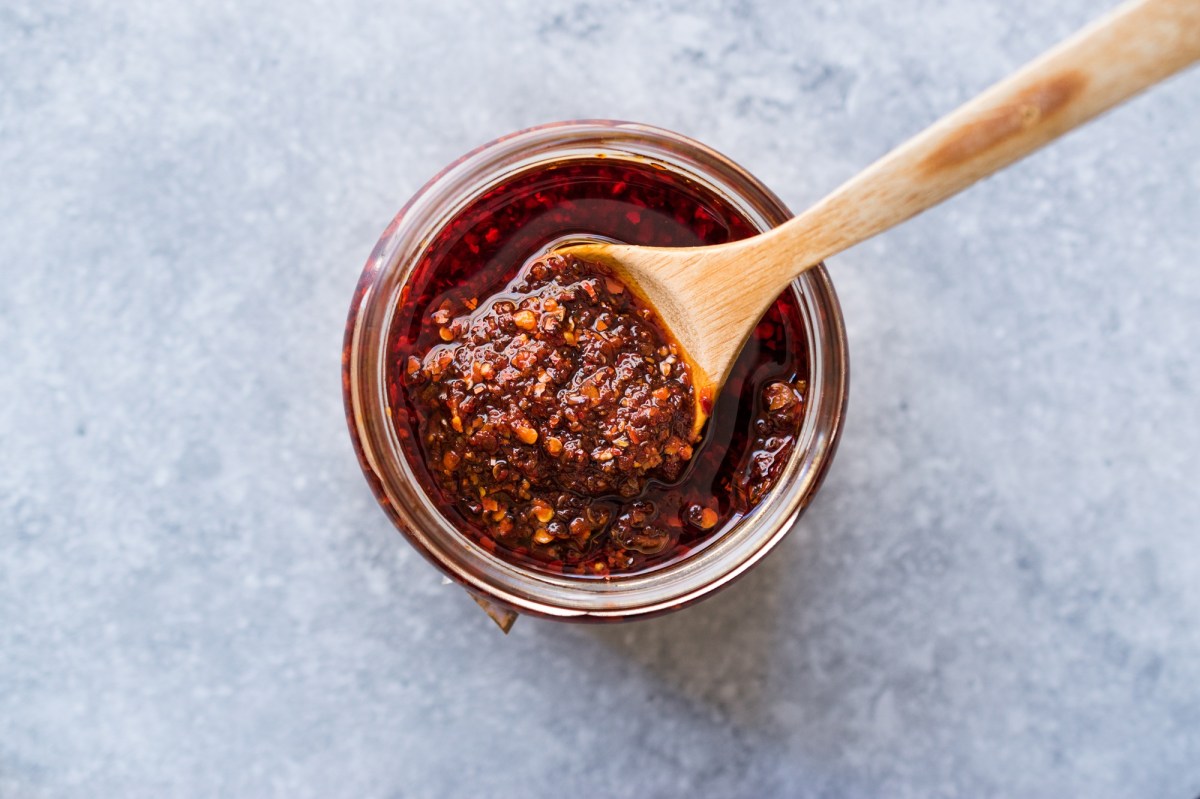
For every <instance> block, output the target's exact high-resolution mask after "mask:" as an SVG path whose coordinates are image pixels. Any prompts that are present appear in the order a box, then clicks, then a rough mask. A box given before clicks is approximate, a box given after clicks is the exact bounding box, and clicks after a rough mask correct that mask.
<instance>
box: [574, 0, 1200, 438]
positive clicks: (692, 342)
mask: <svg viewBox="0 0 1200 799" xmlns="http://www.w3.org/2000/svg"><path fill="white" fill-rule="evenodd" d="M1198 58H1200V0H1136V1H1135V2H1131V3H1127V4H1125V5H1122V6H1120V7H1118V8H1117V9H1116V10H1115V11H1113V12H1112V13H1110V14H1109V15H1108V16H1106V17H1104V18H1103V19H1100V20H1099V21H1097V22H1095V23H1093V24H1092V25H1091V26H1089V27H1087V28H1085V29H1084V30H1082V31H1080V32H1079V33H1077V34H1075V36H1073V37H1072V38H1070V39H1068V40H1067V41H1065V42H1063V43H1062V44H1060V45H1058V46H1057V47H1055V48H1054V49H1052V50H1050V51H1049V52H1047V53H1046V54H1044V55H1042V56H1041V57H1040V58H1038V59H1036V60H1034V61H1033V62H1031V63H1029V64H1027V65H1026V66H1025V67H1023V68H1022V69H1021V70H1020V71H1018V72H1016V73H1015V74H1013V75H1012V76H1010V77H1008V78H1006V79H1005V80H1003V81H1001V82H1000V83H998V84H996V85H995V86H993V87H991V88H990V89H988V90H987V91H985V92H984V93H983V94H981V95H979V96H978V97H976V98H975V99H973V100H971V101H970V102H968V103H966V104H965V105H963V106H961V107H960V108H958V109H957V110H956V111H954V112H952V113H950V114H949V115H947V116H945V117H942V119H940V120H938V121H937V122H936V123H934V124H933V125H932V126H930V127H928V128H926V129H925V130H924V131H923V132H921V133H919V134H917V135H916V136H915V137H913V138H912V139H909V140H908V141H907V142H905V143H904V144H902V145H901V146H900V147H897V148H896V149H895V150H892V151H891V152H890V153H888V154H887V155H885V156H884V157H883V158H881V159H879V160H878V161H876V162H875V163H874V164H872V165H871V166H870V167H868V168H867V169H865V170H863V171H862V172H860V173H859V174H858V175H856V176H855V177H853V178H851V179H850V180H849V181H848V182H846V183H844V184H843V185H842V186H841V187H840V188H838V189H837V190H836V191H834V192H833V193H832V194H830V195H829V196H827V197H826V198H825V199H823V200H821V201H820V202H818V203H817V204H816V205H814V206H813V207H811V208H809V209H808V210H807V211H805V212H804V213H802V214H800V215H799V216H797V217H795V218H794V219H791V220H789V221H788V222H787V223H785V224H783V225H780V226H779V227H777V228H775V229H774V230H770V231H768V232H766V233H763V234H761V235H758V236H754V237H753V238H749V239H743V240H741V241H735V242H732V243H730V244H721V245H717V246H713V247H687V248H667V247H634V246H630V245H619V244H580V245H575V246H571V247H567V248H564V249H563V252H566V253H570V254H573V255H577V256H579V257H580V258H582V259H584V260H587V261H591V262H595V263H599V264H603V265H606V266H608V267H609V268H610V269H612V270H613V271H614V272H615V273H616V275H617V276H618V277H620V278H621V279H622V280H623V281H624V282H625V283H626V284H627V285H629V286H630V287H631V288H632V289H633V290H634V291H635V292H637V293H638V294H640V295H641V297H642V299H644V300H645V301H646V302H648V303H649V304H650V305H651V306H652V307H654V308H655V309H656V310H657V311H658V313H659V315H660V318H661V319H662V321H663V322H664V324H665V325H666V326H667V328H668V329H669V330H670V331H671V333H672V334H674V336H675V339H676V341H678V343H679V344H680V345H681V346H682V348H683V349H684V350H685V355H686V360H687V361H688V363H689V365H690V366H691V370H692V380H693V385H694V387H695V395H696V405H697V407H696V428H695V429H696V432H697V433H698V432H699V430H700V428H701V427H702V426H703V424H704V422H705V420H706V419H707V417H708V414H709V412H710V411H711V408H712V404H713V401H714V400H715V399H716V395H717V394H718V393H719V392H720V389H721V386H722V385H723V384H724V383H725V380H726V378H727V377H728V376H729V371H730V369H731V368H732V367H733V363H734V361H735V360H736V359H737V356H738V353H740V352H741V350H742V347H743V346H744V345H745V343H746V340H747V339H748V338H749V336H750V334H751V333H752V332H753V330H754V328H755V326H756V325H757V323H758V320H759V319H760V318H761V317H762V315H763V314H764V313H765V312H766V310H767V308H768V307H770V305H771V304H772V303H773V302H774V301H775V299H776V298H777V297H778V296H779V294H780V292H782V291H783V290H784V288H786V286H787V284H788V283H789V282H790V281H791V280H793V279H794V278H795V277H796V276H798V275H800V274H801V273H802V272H804V271H805V270H807V269H809V268H811V267H812V266H814V265H816V264H818V263H820V262H821V261H823V260H824V259H826V258H828V257H829V256H831V255H836V254H837V253H839V252H841V251H842V250H844V249H846V248H847V247H850V246H852V245H855V244H858V243H859V242H861V241H864V240H865V239H868V238H870V237H872V236H874V235H876V234H877V233H882V232H883V231H885V230H887V229H889V228H891V227H893V226H894V225H898V224H900V223H901V222H903V221H905V220H906V219H909V218H910V217H912V216H915V215H916V214H919V213H920V212H921V211H924V210H925V209H926V208H930V207H931V206H934V205H937V204H938V203H940V202H941V201H942V200H945V199H946V198H947V197H950V196H951V195H954V194H956V193H958V192H960V191H962V190H963V189H965V188H967V187H968V186H970V185H971V184H972V183H974V182H975V181H977V180H980V179H981V178H985V177H987V176H988V175H991V174H992V173H993V172H997V171H999V170H1000V169H1003V168H1004V167H1006V166H1008V165H1009V164H1011V163H1013V162H1014V161H1017V160H1018V159H1020V158H1022V157H1024V156H1025V155H1027V154H1029V153H1031V152H1033V151H1034V150H1036V149H1037V148H1039V147H1041V146H1042V145H1043V144H1046V143H1047V142H1049V141H1051V140H1053V139H1055V138H1057V137H1059V136H1061V135H1063V134H1064V133H1066V132H1067V131H1069V130H1071V129H1072V128H1075V127H1077V126H1079V125H1082V124H1083V123H1084V122H1087V121H1088V120H1090V119H1091V118H1092V117H1094V116H1096V115H1097V114H1100V113H1102V112H1103V111H1106V110H1107V109H1109V108H1111V107H1112V106H1114V105H1116V104H1117V103H1120V102H1121V101H1123V100H1126V99H1128V98H1129V97H1132V96H1133V95H1135V94H1137V93H1138V92H1140V91H1142V90H1143V89H1145V88H1147V87H1149V86H1151V85H1153V84H1155V83H1157V82H1159V81H1161V80H1163V79H1164V78H1167V77H1168V76H1170V75H1172V74H1174V73H1175V72H1178V71H1179V70H1181V69H1183V68H1184V67H1186V66H1188V65H1189V64H1191V63H1192V62H1194V61H1196V60H1197V59H1198Z"/></svg>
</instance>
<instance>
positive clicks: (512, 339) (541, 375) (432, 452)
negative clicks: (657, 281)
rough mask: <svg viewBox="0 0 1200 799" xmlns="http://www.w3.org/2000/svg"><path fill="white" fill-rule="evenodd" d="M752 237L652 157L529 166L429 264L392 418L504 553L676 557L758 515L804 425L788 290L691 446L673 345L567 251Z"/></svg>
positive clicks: (553, 558)
mask: <svg viewBox="0 0 1200 799" xmlns="http://www.w3.org/2000/svg"><path fill="white" fill-rule="evenodd" d="M756 232H757V231H756V230H755V229H754V228H753V227H752V226H751V224H750V223H749V221H748V220H747V219H745V218H744V217H743V216H741V215H740V214H739V213H738V212H737V211H736V210H735V209H734V208H732V207H731V206H730V205H729V204H728V203H726V202H724V201H723V200H722V199H721V198H720V197H719V196H718V195H717V194H716V193H715V192H713V191H711V190H710V189H707V188H706V187H704V186H701V185H700V184H697V183H695V182H692V181H690V180H688V179H686V178H684V177H682V176H679V175H676V174H672V173H669V172H666V171H664V170H661V169H658V168H656V167H654V166H652V165H650V164H648V163H644V162H616V161H613V160H610V159H587V160H576V161H570V162H566V163H564V164H561V165H556V166H552V167H542V168H537V169H533V170H530V171H527V172H524V173H520V174H518V175H517V176H515V177H513V178H510V179H509V180H507V181H506V182H505V183H503V184H501V185H499V186H496V187H495V188H493V189H491V190H489V191H488V192H486V193H484V194H483V195H481V196H480V197H478V198H476V199H475V200H473V201H471V202H470V203H468V204H467V206H466V207H465V208H463V209H462V210H460V211H459V212H458V213H457V214H456V216H455V217H454V218H453V219H451V220H450V221H449V223H448V224H446V225H445V226H444V227H443V229H442V231H441V233H440V235H438V236H437V238H436V239H435V240H434V241H433V242H431V244H430V245H429V247H428V248H427V249H426V251H425V252H424V253H423V255H422V257H421V259H420V262H419V263H418V265H417V267H416V269H415V270H414V273H413V275H412V277H411V278H410V280H409V281H408V283H407V284H406V285H405V287H404V289H403V291H402V296H401V302H400V304H399V306H398V307H397V309H396V314H395V316H394V318H393V323H392V330H391V334H390V338H389V342H390V343H389V346H390V357H389V362H388V374H387V387H388V395H389V396H388V400H389V409H390V412H391V415H392V418H393V421H394V423H395V427H396V432H397V435H398V436H399V438H400V441H401V443H402V445H403V448H404V451H405V455H406V457H407V459H408V461H409V464H410V466H411V467H412V469H413V471H414V473H415V474H416V476H417V478H418V480H419V481H420V482H421V484H422V487H423V488H424V489H425V491H426V492H427V493H428V494H430V496H431V497H432V498H434V499H435V500H436V501H437V502H438V505H439V508H441V509H442V512H443V514H444V515H446V516H447V518H448V519H450V521H452V522H453V523H454V524H455V526H456V527H458V528H459V530H460V531H461V532H463V533H464V534H466V535H468V536H470V537H471V538H473V539H474V540H475V541H476V542H477V543H479V544H480V545H481V546H483V547H484V548H486V549H488V550H489V551H491V552H493V553H495V554H496V555H498V556H500V557H503V558H506V559H508V560H511V561H513V562H516V563H519V564H521V565H525V566H534V567H536V568H540V569H543V570H547V571H550V572H555V573H567V574H577V575H586V576H599V577H607V576H610V575H617V574H627V573H632V572H637V571H640V570H644V569H646V568H650V567H653V566H657V565H661V564H664V563H667V562H671V561H674V560H676V559H677V558H679V557H681V556H682V555H684V554H686V553H687V552H689V551H691V550H693V549H695V548H696V547H698V546H700V545H702V544H703V543H704V542H706V541H708V540H711V539H713V538H715V537H716V536H718V535H719V534H720V533H721V532H722V531H723V530H725V529H728V528H729V527H730V526H731V525H732V524H734V523H736V521H737V520H738V519H740V518H741V517H742V516H744V515H745V514H746V513H748V512H749V511H751V510H753V508H754V507H755V506H756V505H757V504H758V503H759V502H760V501H761V500H762V498H763V496H765V494H766V493H767V492H768V491H770V489H771V488H772V487H773V486H774V484H775V482H776V481H777V479H778V477H779V474H780V472H781V471H782V469H783V466H784V464H785V463H786V462H787V459H788V458H789V456H790V455H791V452H792V449H793V448H794V445H795V440H796V438H797V436H798V433H799V430H800V425H801V423H802V421H803V413H804V404H805V403H804V401H805V393H806V388H807V379H808V368H807V361H806V357H805V353H806V348H805V346H804V345H805V340H804V334H803V327H802V325H801V321H800V315H799V309H798V307H797V306H796V302H795V299H794V298H793V297H792V296H791V294H790V292H788V293H785V294H784V295H783V296H781V297H780V298H779V299H778V300H777V301H776V303H775V304H774V306H772V308H771V309H770V310H769V311H768V313H767V315H766V316H765V317H764V319H763V320H762V321H761V322H760V323H759V325H758V328H757V329H756V331H755V334H754V336H753V337H752V339H751V341H750V342H749V344H748V345H747V347H746V349H745V350H744V351H743V352H742V355H741V357H740V358H739V360H738V362H737V364H736V366H735V367H734V370H733V372H732V374H731V376H730V378H729V380H728V382H727V383H726V386H725V389H724V390H723V391H722V393H721V395H720V396H719V397H718V399H717V402H716V405H715V407H714V408H713V409H712V414H711V418H710V420H709V422H708V425H707V427H706V429H705V431H704V435H703V436H702V437H697V436H695V435H694V433H693V427H694V421H695V399H694V393H693V386H692V382H691V376H690V373H689V370H688V367H687V364H686V362H685V360H684V358H683V357H682V353H681V352H680V351H679V349H678V346H677V345H676V344H675V342H674V341H673V340H672V338H671V337H670V335H669V333H668V332H667V331H666V330H664V329H663V327H662V324H661V323H660V322H659V320H658V319H657V316H656V315H655V314H654V313H653V311H652V310H651V309H650V308H648V307H646V306H645V305H644V304H642V303H641V302H640V301H639V300H638V298H637V297H636V296H634V294H633V293H632V292H631V291H629V290H628V288H627V287H626V286H625V285H624V284H622V283H621V282H620V281H618V280H616V279H615V278H614V277H612V276H611V275H609V274H606V273H605V271H603V270H602V269H600V268H598V267H597V266H595V265H593V264H589V263H587V262H584V261H581V260H579V259H577V258H575V257H572V256H568V255H561V254H555V253H553V252H552V251H549V252H548V250H549V249H550V246H551V245H552V244H554V243H555V242H557V241H562V240H564V239H568V238H571V237H581V236H588V237H596V236H599V237H603V238H608V239H613V240H617V241H624V242H629V243H633V244H649V245H664V246H697V245H704V244H719V243H722V242H725V241H731V240H734V239H737V238H744V237H746V236H749V235H753V234H754V233H756Z"/></svg>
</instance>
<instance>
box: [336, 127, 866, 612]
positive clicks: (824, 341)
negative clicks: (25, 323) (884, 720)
mask: <svg viewBox="0 0 1200 799" xmlns="http://www.w3.org/2000/svg"><path fill="white" fill-rule="evenodd" d="M789 216H790V214H789V212H788V211H787V209H786V208H785V207H784V206H783V204H782V203H781V202H780V201H779V200H778V198H776V197H775V196H774V195H773V194H772V193H771V192H770V191H768V190H767V189H766V188H765V187H764V186H762V185H761V184H760V183H759V182H758V181H757V180H756V179H755V178H754V177H753V176H751V175H750V174H749V173H747V172H746V171H745V170H743V169H741V168H740V167H738V166H737V165H736V164H734V163H732V162H731V161H729V160H728V159H726V158H724V157H723V156H720V155H719V154H717V153H715V152H713V151H712V150H710V149H708V148H706V147H704V146H703V145H700V144H698V143H696V142H694V141H692V140H690V139H686V138H684V137H682V136H679V135H678V134H674V133H671V132H668V131H665V130H661V129H657V128H651V127H648V126H645V125H637V124H630V123H621V122H607V121H587V122H570V123H559V124H553V125H546V126H542V127H539V128H533V129H530V130H526V131H522V132H519V133H516V134H513V135H511V136H508V137H506V138H503V139H500V140H497V141H495V142H492V143H491V144H488V145H485V146H484V147H481V148H480V149H478V150H476V151H474V152H472V153H470V154H468V155H467V156H465V157H463V158H462V159H460V160H459V161H457V162H455V163H454V164H451V165H450V166H449V167H448V168H447V169H446V170H445V171H443V172H442V173H441V174H439V175H438V176H437V177H435V178H434V179H433V180H431V181H430V182H429V183H428V184H426V186H425V187H424V188H422V189H421V190H420V191H419V192H418V193H417V195H416V196H415V197H414V198H413V199H412V200H411V201H410V202H409V204H408V205H407V206H405V207H404V208H403V209H402V210H401V211H400V213H399V214H398V215H397V216H396V218H395V219H394V220H393V221H392V224H391V225H390V226H389V227H388V229H387V230H386V231H385V233H384V234H383V236H382V237H381V238H380V240H379V242H378V244H377V245H376V247H375V249H374V251H373V253H372V254H371V257H370V259H369V260H368V262H367V265H366V268H365V269H364V271H363V275H362V278H361V280H360V282H359V285H358V288H357V290H356V291H355V294H354V299H353V302H352V304H351V309H350V316H349V320H348V323H347V328H346V338H345V349H344V352H343V358H342V363H343V388H344V392H345V402H346V412H347V418H348V422H349V426H350V432H351V436H352V438H353V441H354V444H355V448H356V451H357V453H358V456H359V461H360V464H361V466H362V469H363V472H364V474H365V475H366V477H367V480H368V481H369V483H370V485H371V488H372V490H373V491H374V492H375V495H376V497H377V498H378V500H379V502H380V504H381V505H382V506H383V508H384V510H385V511H386V512H387V513H388V515H389V516H390V518H391V519H392V521H393V523H394V524H395V525H396V527H397V528H398V529H399V530H400V531H401V532H402V533H404V534H405V535H406V536H407V537H408V539H409V541H410V542H411V543H412V544H413V545H414V546H415V547H417V549H418V550H420V551H421V553H422V554H423V555H425V556H426V557H427V558H428V559H430V560H431V561H432V562H433V563H434V564H436V565H437V566H438V567H439V568H440V569H442V571H443V572H445V573H446V574H447V575H448V576H449V577H451V578H453V579H454V580H456V581H458V582H459V583H461V584H462V585H463V586H464V587H465V588H467V590H468V591H469V592H470V593H471V594H472V596H473V597H474V598H475V599H476V601H478V602H479V603H480V604H481V605H482V606H483V607H484V609H485V610H487V611H488V612H489V614H490V615H491V616H492V618H493V619H495V620H496V621H497V623H499V624H500V625H501V626H502V627H503V628H504V629H506V630H507V629H508V627H509V626H510V625H511V624H512V621H513V620H514V619H515V618H516V614H518V613H531V614H535V615H539V616H544V617H548V618H553V619H560V620H567V621H612V620H628V619H635V618H645V617H648V616H650V615H655V614H660V613H664V612H667V611H671V610H675V609H678V608H681V607H683V606H685V605H687V604H688V603H690V602H693V601H696V600H698V599H700V598H701V597H704V596H706V595H708V594H710V593H712V592H713V591H715V590H717V589H719V588H720V587H722V586H724V585H727V584H728V583H729V582H731V581H732V580H733V579H735V578H736V577H738V576H739V575H741V574H743V573H744V572H745V571H746V570H747V569H748V568H750V567H751V566H752V565H753V564H754V563H756V562H757V561H758V560H760V559H761V558H762V557H763V556H764V555H765V554H766V553H767V552H768V551H770V549H771V548H772V547H773V546H774V545H775V544H776V543H777V542H778V541H779V540H780V539H781V538H782V537H783V536H784V535H785V534H786V533H787V532H788V531H789V529H790V528H791V527H792V525H793V523H794V522H795V520H796V519H797V517H798V516H799V514H800V512H801V511H802V510H803V509H804V507H806V506H807V504H808V503H809V502H810V501H811V499H812V497H813V495H814V494H815V492H816V490H817V489H818V487H819V486H820V483H821V480H822V478H823V476H824V474H825V472H826V470H827V469H828V467H829V464H830V461H831V459H832V457H833V454H834V450H835V448H836V444H837V439H838V434H839V430H840V427H841V421H842V416H843V413H844V410H845V405H846V392H847V375H848V372H847V361H846V342H845V333H844V330H843V326H842V317H841V310H840V307H839V306H838V302H837V298H836V296H835V294H834V291H833V287H832V285H831V283H830V281H829V276H828V274H827V273H826V271H825V269H824V267H818V268H815V269H812V270H810V271H808V272H806V273H805V274H804V275H803V276H801V277H800V278H799V279H797V280H796V281H794V282H793V284H792V285H791V287H790V289H789V290H788V291H786V292H784V294H783V295H781V297H780V298H779V299H778V300H777V301H776V303H775V304H774V306H773V307H772V308H771V309H770V310H769V311H768V313H767V315H766V316H765V317H764V318H763V320H762V321H761V322H760V323H759V325H758V328H757V329H756V331H755V335H754V336H753V337H752V338H751V340H750V342H749V343H748V344H747V346H746V349H745V350H744V351H743V353H742V355H741V357H740V359H739V361H738V363H737V366H736V367H735V369H734V371H733V374H732V375H731V377H730V380H729V382H728V383H727V384H726V387H725V390H724V391H723V392H722V393H721V395H720V397H719V398H718V400H717V403H716V407H715V408H714V409H713V414H712V418H711V420H710V421H709V423H708V426H707V429H706V430H705V433H704V437H703V440H702V441H701V442H698V443H696V444H695V446H694V451H693V449H692V447H688V451H687V452H685V454H687V455H688V456H689V457H688V458H687V459H686V460H687V466H686V468H685V469H684V470H683V471H682V473H681V474H677V475H673V476H672V479H669V480H668V479H665V478H662V479H656V478H655V476H654V475H653V474H651V475H650V478H651V479H649V480H648V482H647V483H646V484H645V486H644V487H643V488H642V489H641V490H640V491H639V492H638V493H637V495H636V496H599V497H594V496H581V495H578V494H576V493H574V492H571V491H563V490H559V489H557V488H554V489H552V490H546V491H542V492H541V493H538V487H537V486H534V487H533V488H532V490H533V492H534V495H533V496H525V497H524V498H522V497H514V496H507V495H505V496H502V497H499V499H500V500H501V504H500V505H499V506H498V507H497V504H496V501H495V499H493V498H489V497H487V495H486V494H484V493H481V496H480V497H475V496H474V495H473V494H467V495H464V494H463V493H462V492H461V491H459V492H456V491H454V490H453V488H452V481H451V480H449V479H448V477H449V476H450V474H451V471H452V468H450V467H456V466H457V459H456V458H453V459H452V460H453V461H454V462H451V463H443V462H442V461H441V459H439V458H433V457H431V455H430V450H431V446H430V442H431V441H432V440H433V439H432V438H431V436H433V435H438V434H439V433H438V431H439V430H440V429H444V428H445V426H446V425H447V419H445V418H442V417H438V416H437V415H436V414H432V413H431V412H430V409H429V407H427V406H425V405H423V404H422V403H421V402H420V401H419V392H420V390H421V385H420V382H421V381H420V378H421V377H422V376H423V375H424V374H426V373H425V372H423V371H421V366H422V364H425V363H427V362H428V360H429V358H430V357H431V356H430V353H437V352H438V348H439V347H440V345H442V344H444V343H445V342H446V340H447V339H446V336H447V333H446V330H445V327H446V324H447V323H448V322H449V320H450V319H452V318H456V317H458V318H467V317H469V316H470V314H472V313H474V312H476V311H477V309H481V310H479V312H483V311H484V310H486V309H487V307H488V304H489V303H491V302H494V301H496V298H497V296H498V297H499V301H506V300H508V299H509V298H511V300H513V301H516V302H519V301H520V297H517V296H512V295H509V294H506V292H511V290H512V285H513V281H514V278H516V277H517V276H518V270H520V269H521V268H522V266H523V265H524V264H526V263H527V262H528V261H530V260H531V259H532V258H534V257H536V256H539V255H542V254H544V253H546V252H547V251H548V250H550V249H551V248H553V247H554V246H555V245H558V244H561V243H563V242H569V241H572V240H580V239H586V238H589V237H590V238H597V237H599V238H604V239H608V240H612V241H621V242H627V243H631V244H643V245H660V246H699V245H705V244H719V243H722V242H725V241H730V240H734V239H739V238H744V237H747V236H752V235H754V234H756V233H758V232H761V231H764V230H767V229H769V228H771V227H773V226H775V225H778V224H780V223H782V222H783V221H785V220H786V219H787V218H788V217H789ZM481 304H482V306H481ZM781 387H786V390H785V388H781ZM460 424H461V420H455V426H456V427H457V426H459V425H460ZM468 424H470V422H468ZM544 446H545V442H544V441H543V442H540V443H531V444H530V449H529V451H528V456H529V457H537V458H545V457H548V455H547V454H546V453H545V452H544V451H542V449H541V448H542V447H544ZM464 454H465V453H464ZM470 457H472V458H476V459H478V458H481V457H484V455H483V453H481V452H480V451H475V450H473V451H472V454H471V455H470ZM493 460H494V457H493ZM497 468H500V469H504V468H507V464H505V463H503V462H499V463H497ZM485 490H486V489H485ZM481 500H488V501H487V502H486V503H481ZM506 513H507V514H508V517H507V518H511V517H512V515H513V514H530V513H544V514H546V517H547V518H548V519H550V521H548V526H549V528H550V529H549V531H548V532H547V531H546V530H539V531H538V535H536V536H535V537H531V536H529V535H521V534H516V535H506V534H497V532H496V525H495V524H491V523H490V522H489V520H490V519H492V518H493V517H494V518H496V519H505V518H506V516H505V514H506ZM551 514H553V515H551ZM522 518H524V517H522ZM572 523H574V527H572Z"/></svg>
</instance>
